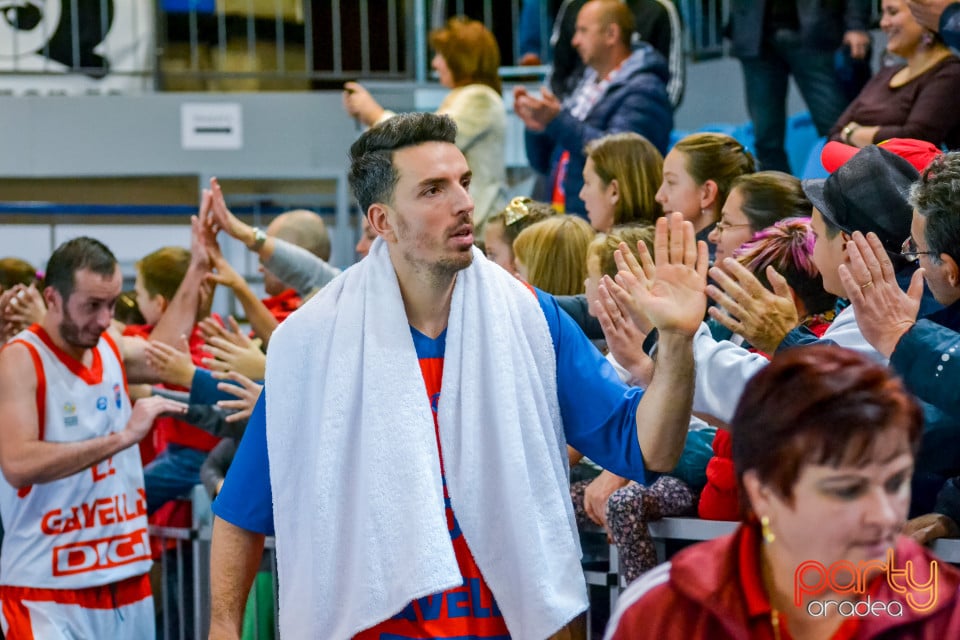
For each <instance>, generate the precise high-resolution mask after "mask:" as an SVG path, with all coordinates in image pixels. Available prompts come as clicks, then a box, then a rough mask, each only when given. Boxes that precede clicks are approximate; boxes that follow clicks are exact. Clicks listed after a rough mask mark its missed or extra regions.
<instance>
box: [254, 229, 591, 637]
mask: <svg viewBox="0 0 960 640" xmlns="http://www.w3.org/2000/svg"><path fill="white" fill-rule="evenodd" d="M266 385H267V443H268V446H267V448H268V454H269V459H270V480H271V484H272V487H273V496H274V520H275V525H276V534H277V558H278V563H279V583H280V628H281V632H282V636H283V638H284V639H285V640H290V639H293V638H313V637H319V636H318V634H320V635H322V636H323V637H325V638H350V637H351V636H353V635H354V634H356V633H357V632H359V631H361V630H363V629H366V628H368V627H370V626H373V625H374V624H377V623H379V622H381V621H383V620H386V619H388V618H390V617H391V616H393V615H395V614H396V613H398V612H399V611H401V610H402V609H403V608H404V607H405V606H406V605H407V604H408V603H409V602H410V601H412V600H415V599H417V598H420V597H423V596H425V595H430V594H433V593H437V592H441V591H444V590H446V589H450V588H453V587H456V586H458V585H459V584H460V583H461V576H460V573H459V570H458V567H457V562H456V558H455V556H454V552H453V546H452V543H451V540H450V535H449V532H448V529H447V521H446V515H445V511H444V499H443V485H442V478H441V473H440V464H439V456H438V452H437V442H436V437H435V432H434V425H433V417H432V414H431V410H430V403H429V400H428V398H427V396H426V387H425V385H424V382H423V377H422V374H421V372H420V368H419V364H418V361H417V355H416V353H415V350H414V345H413V339H412V337H411V334H410V327H409V325H408V322H407V318H406V314H405V312H404V306H403V300H402V299H401V296H400V289H399V285H398V283H397V278H396V274H395V272H394V270H393V265H392V263H391V262H390V258H389V255H388V251H387V246H386V244H385V243H384V242H383V241H381V240H377V241H376V242H375V243H374V245H373V247H372V249H371V251H370V256H369V257H368V258H367V259H365V260H363V261H362V262H361V263H359V264H358V265H356V266H354V267H351V268H350V269H347V270H346V271H345V272H344V273H343V274H341V276H339V277H338V278H337V279H336V280H334V281H333V282H331V283H330V284H329V285H328V286H327V287H325V288H324V289H323V290H322V291H321V292H320V293H319V294H317V295H316V296H315V297H314V298H313V299H311V300H310V301H309V302H308V303H307V304H306V305H305V306H304V307H303V308H302V309H300V310H298V311H297V312H296V313H294V314H293V315H292V316H291V317H290V318H288V319H287V320H286V321H285V322H284V323H283V324H282V325H281V326H280V327H279V329H278V330H277V332H276V333H275V334H274V336H273V338H272V340H271V343H270V352H269V356H268V358H267V376H266ZM438 424H439V431H440V441H441V445H442V450H443V456H444V465H445V471H446V480H447V485H448V491H449V494H450V499H451V504H452V506H453V509H454V512H455V514H456V517H457V521H458V522H459V524H460V528H461V530H462V531H463V534H464V536H465V537H466V540H467V543H468V544H469V545H470V549H471V551H472V552H473V556H474V558H475V559H476V561H477V565H478V566H479V567H480V570H481V572H482V573H483V576H484V578H485V579H486V581H487V584H488V585H489V586H490V589H491V590H492V592H493V594H494V597H495V598H496V599H497V604H498V606H499V607H500V610H501V611H502V613H503V615H504V619H505V621H506V623H507V626H508V628H509V629H510V632H511V635H512V636H513V637H515V638H545V637H548V636H550V635H551V634H553V633H555V632H556V631H557V630H559V629H560V628H561V627H562V626H563V625H564V624H566V623H567V622H568V621H569V620H571V619H572V618H573V617H574V616H576V615H577V614H579V613H580V612H582V611H583V610H584V609H586V606H587V598H586V589H585V586H584V582H583V575H582V572H581V569H580V564H579V555H580V550H579V543H578V541H577V538H576V535H575V531H576V526H575V523H574V519H573V510H572V507H571V505H570V500H569V497H568V496H569V493H568V489H567V465H566V448H565V439H564V436H563V430H562V424H561V421H560V412H559V404H558V399H557V388H556V358H555V355H554V351H553V344H552V341H551V337H550V333H549V329H548V327H547V324H546V320H545V318H544V316H543V312H542V311H541V309H540V306H539V304H538V303H537V300H536V298H535V296H534V295H532V294H531V292H530V291H529V290H528V289H527V288H526V287H524V286H523V285H522V284H520V283H519V282H517V281H516V280H515V279H514V278H513V277H512V276H510V275H509V274H508V273H507V272H506V271H504V270H503V269H501V268H500V267H498V266H496V265H494V264H493V263H490V262H488V261H487V260H486V259H485V258H484V257H483V255H482V254H480V252H479V251H476V250H475V251H474V261H473V264H472V265H471V266H470V267H469V268H467V269H465V270H463V271H462V272H460V273H459V274H458V276H457V281H456V285H455V287H454V292H453V300H452V303H451V310H450V317H449V320H448V327H447V338H446V353H445V361H444V370H443V382H442V394H441V397H440V402H439V408H438Z"/></svg>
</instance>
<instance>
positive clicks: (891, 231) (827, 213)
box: [803, 145, 920, 253]
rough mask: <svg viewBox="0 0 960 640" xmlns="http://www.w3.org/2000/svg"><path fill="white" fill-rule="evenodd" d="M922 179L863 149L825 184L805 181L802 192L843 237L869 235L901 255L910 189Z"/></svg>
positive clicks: (885, 155)
mask: <svg viewBox="0 0 960 640" xmlns="http://www.w3.org/2000/svg"><path fill="white" fill-rule="evenodd" d="M919 177H920V174H918V173H917V170H916V169H914V167H913V165H911V164H910V163H909V162H907V161H906V160H904V159H903V158H901V157H900V156H898V155H896V154H894V153H890V152H889V151H887V150H885V149H882V148H880V147H878V146H876V145H870V146H869V147H864V148H863V149H861V150H860V151H858V152H857V153H856V155H854V156H853V157H852V158H850V159H849V160H848V161H847V162H846V163H844V164H843V166H841V167H840V168H839V169H837V170H836V171H834V172H833V173H832V174H830V177H828V178H827V179H826V180H822V179H821V180H804V181H803V191H804V193H806V194H807V198H809V199H810V202H811V203H813V206H815V207H816V208H817V209H818V210H819V211H820V213H821V214H823V217H824V219H826V220H827V221H828V222H829V223H830V224H832V225H833V226H835V227H840V228H841V229H842V230H844V231H846V232H847V233H852V232H854V231H860V232H863V233H868V232H870V231H873V232H874V233H875V234H877V236H878V237H879V238H880V242H882V243H883V246H884V247H885V248H886V249H887V250H888V251H891V252H893V253H899V252H900V247H901V245H902V244H903V241H904V240H905V239H906V238H907V236H909V235H910V223H911V221H912V219H913V207H912V206H910V203H909V202H908V201H907V196H908V194H909V192H910V185H912V184H913V183H914V182H916V180H917V178H919Z"/></svg>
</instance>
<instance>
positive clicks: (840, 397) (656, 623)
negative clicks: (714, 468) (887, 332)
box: [606, 345, 960, 640]
mask: <svg viewBox="0 0 960 640" xmlns="http://www.w3.org/2000/svg"><path fill="white" fill-rule="evenodd" d="M922 424H923V415H922V411H921V409H920V406H919V405H918V404H917V402H916V400H915V399H914V398H913V397H912V396H911V395H910V394H909V393H908V392H907V391H906V389H904V387H903V384H902V383H901V382H900V381H899V380H898V379H897V378H895V377H894V376H893V374H892V373H891V372H890V370H889V369H888V368H887V367H885V366H883V365H880V364H878V363H876V362H874V361H872V360H870V359H868V358H867V357H865V356H862V355H860V354H857V353H855V352H853V351H849V350H845V349H842V348H840V347H837V346H835V345H815V346H810V347H804V348H798V349H790V350H787V351H784V352H782V353H779V354H777V356H775V357H774V359H773V361H772V362H771V363H770V364H769V365H768V366H766V367H764V368H763V369H762V370H761V371H760V373H758V374H757V375H756V376H755V377H754V378H753V379H752V380H751V381H750V382H749V383H748V384H747V386H746V389H745V391H744V393H743V396H742V397H741V399H740V403H739V405H738V407H737V409H736V412H735V413H734V416H733V420H732V425H731V426H732V431H733V447H734V448H733V457H734V465H735V467H736V472H737V480H738V483H739V485H740V488H741V491H742V493H743V495H744V496H745V500H744V511H745V522H744V524H742V525H741V526H740V527H739V528H738V529H737V530H736V531H735V532H734V533H733V534H731V535H729V536H724V537H722V538H718V539H716V540H711V541H708V542H704V543H701V544H697V545H694V546H692V547H689V548H687V549H685V550H683V551H681V552H680V553H678V554H677V555H676V556H674V558H673V560H672V561H671V562H670V563H668V564H666V565H663V566H661V567H659V568H657V569H655V570H653V571H651V572H649V573H647V574H646V575H644V576H643V577H642V578H641V579H640V580H638V581H636V582H635V583H633V585H631V586H630V587H629V588H628V589H627V590H626V591H625V592H624V594H623V595H622V596H621V597H620V600H619V603H618V606H617V611H616V612H615V613H614V615H613V617H612V618H611V621H610V625H609V627H608V629H607V634H606V638H607V639H608V640H623V639H626V638H630V639H631V640H638V639H640V640H642V639H643V638H657V639H658V640H670V639H671V638H684V639H687V638H710V639H711V640H713V639H718V638H784V639H786V638H831V637H832V638H840V637H842V638H854V637H856V638H881V637H883V638H930V639H931V640H932V639H934V638H937V639H940V638H954V637H960V607H958V600H957V595H958V586H960V571H958V570H957V569H955V568H954V567H951V566H950V565H948V564H946V563H943V562H941V561H938V560H937V559H936V558H935V557H934V556H933V555H932V554H931V553H930V552H929V551H927V550H925V549H924V548H922V547H920V546H919V545H918V544H917V543H915V542H913V541H912V540H910V539H907V538H904V537H902V536H900V535H899V533H900V530H901V528H902V527H903V523H904V522H905V520H906V517H907V511H908V508H909V506H910V476H911V472H912V470H913V463H914V456H915V454H916V451H917V448H918V447H919V444H920V431H921V428H922ZM866 566H870V567H871V569H870V570H869V571H868V570H866V569H865V567H866ZM906 574H909V577H910V578H911V582H910V583H909V586H907V587H906V588H905V587H904V586H903V585H905V584H907V583H906V582H904V581H903V578H904V576H906ZM864 609H866V613H864Z"/></svg>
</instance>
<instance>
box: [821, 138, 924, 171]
mask: <svg viewBox="0 0 960 640" xmlns="http://www.w3.org/2000/svg"><path fill="white" fill-rule="evenodd" d="M877 146H879V147H880V148H882V149H886V150H887V151H889V152H890V153H895V154H897V155H898V156H900V157H901V158H903V159H904V160H906V161H907V162H909V163H910V164H912V165H913V166H914V168H915V169H916V170H917V171H923V170H924V169H926V168H927V165H929V164H930V163H931V162H932V161H933V159H934V158H936V157H937V156H938V155H940V154H941V153H942V151H940V149H938V148H937V147H936V146H934V145H933V144H931V143H929V142H927V141H926V140H914V139H913V138H890V139H889V140H884V141H883V142H881V143H880V144H878V145H877ZM858 151H860V149H859V148H857V147H854V146H851V145H849V144H843V143H842V142H837V141H835V140H831V141H830V142H828V143H827V144H825V145H824V146H823V151H821V152H820V162H821V164H823V168H824V169H826V170H827V171H828V172H829V173H833V172H834V171H836V170H837V169H839V168H840V167H841V166H843V164H844V163H846V161H847V160H849V159H850V158H852V157H853V156H854V155H856V153H857V152H858Z"/></svg>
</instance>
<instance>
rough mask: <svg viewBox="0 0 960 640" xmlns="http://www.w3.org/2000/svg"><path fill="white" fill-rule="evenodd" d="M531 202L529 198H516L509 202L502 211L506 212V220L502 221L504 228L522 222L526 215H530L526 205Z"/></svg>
mask: <svg viewBox="0 0 960 640" xmlns="http://www.w3.org/2000/svg"><path fill="white" fill-rule="evenodd" d="M530 202H533V200H532V199H531V198H522V197H517V198H514V199H513V200H511V201H510V204H508V205H507V206H506V208H505V209H504V211H506V214H507V215H506V219H505V220H504V224H505V226H508V227H509V226H510V225H512V224H513V223H515V222H519V221H520V220H523V219H524V218H526V217H527V216H528V215H530V207H528V206H527V204H528V203H530Z"/></svg>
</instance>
